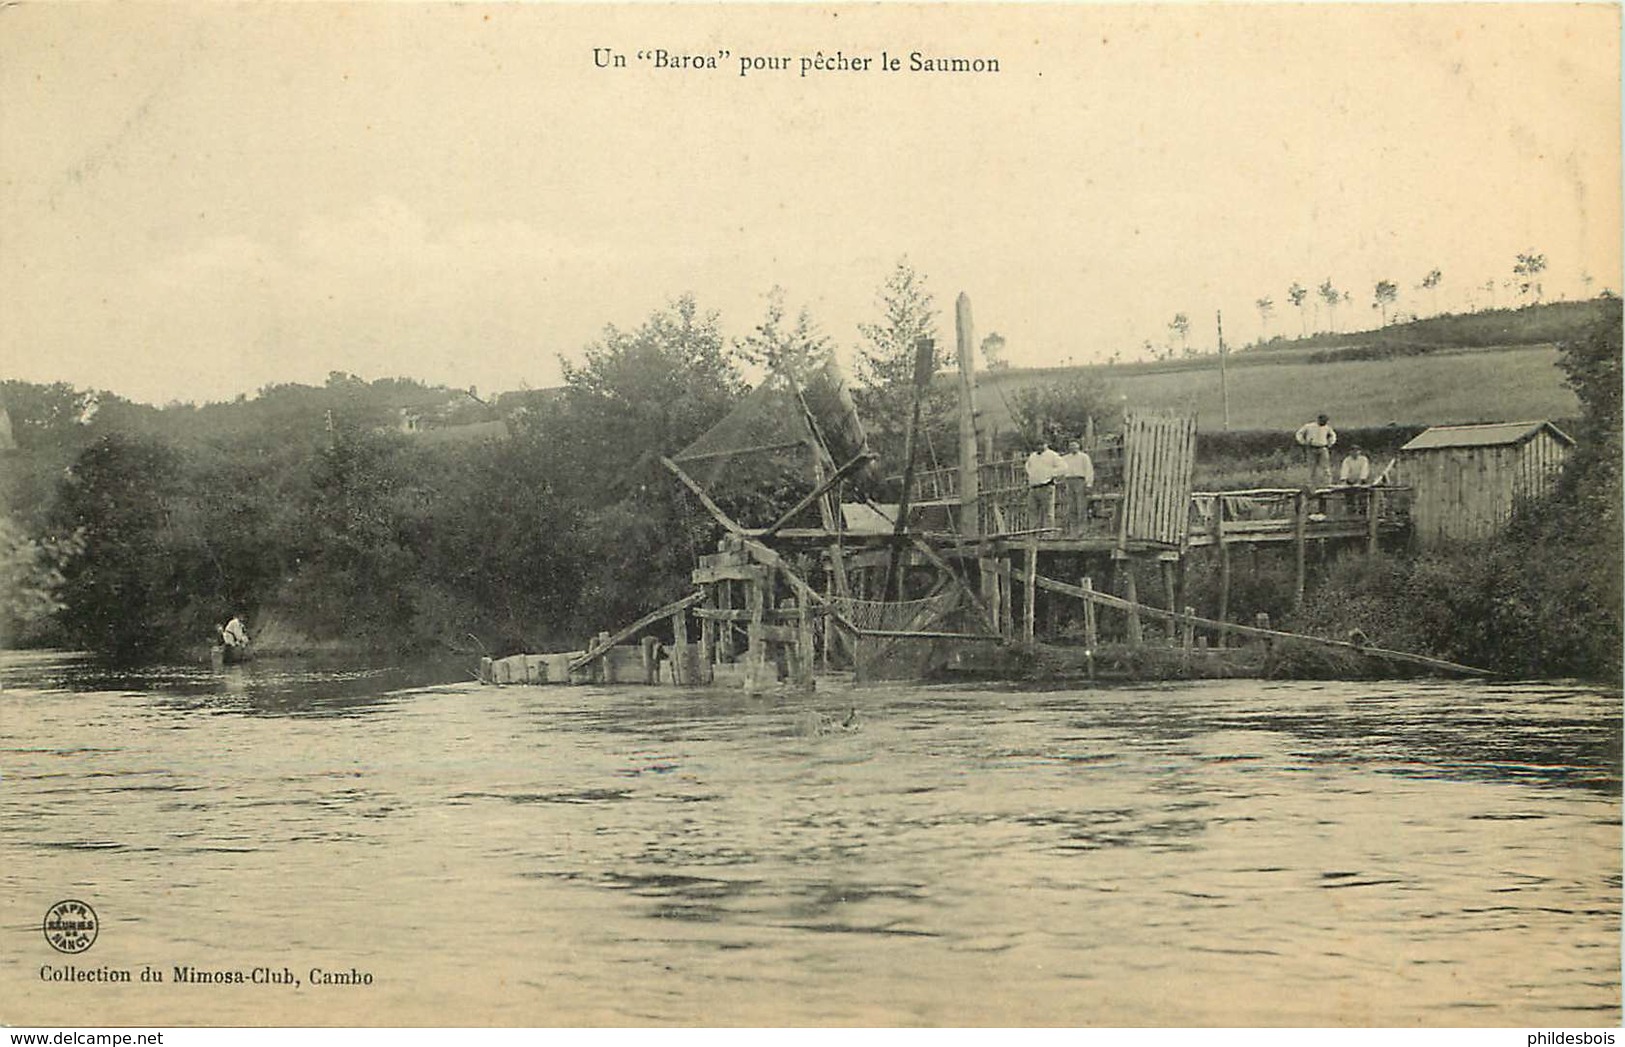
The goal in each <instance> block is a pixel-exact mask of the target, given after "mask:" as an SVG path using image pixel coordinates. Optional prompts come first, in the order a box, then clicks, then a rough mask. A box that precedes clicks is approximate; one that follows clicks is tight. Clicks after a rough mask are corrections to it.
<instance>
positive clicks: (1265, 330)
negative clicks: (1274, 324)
mask: <svg viewBox="0 0 1625 1047" xmlns="http://www.w3.org/2000/svg"><path fill="white" fill-rule="evenodd" d="M1253 305H1254V306H1255V307H1256V308H1257V309H1258V340H1259V341H1260V342H1262V341H1265V340H1266V339H1268V338H1269V335H1270V317H1271V316H1274V315H1275V301H1274V299H1272V298H1270V296H1269V295H1265V296H1264V297H1262V298H1260V299H1258V300H1257V301H1255V302H1254V303H1253Z"/></svg>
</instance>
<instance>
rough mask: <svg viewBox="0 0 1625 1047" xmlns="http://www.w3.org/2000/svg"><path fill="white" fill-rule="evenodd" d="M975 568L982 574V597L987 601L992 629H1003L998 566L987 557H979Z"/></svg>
mask: <svg viewBox="0 0 1625 1047" xmlns="http://www.w3.org/2000/svg"><path fill="white" fill-rule="evenodd" d="M976 564H977V569H978V570H979V571H980V572H981V575H982V599H983V600H985V601H986V602H987V610H988V616H989V617H991V618H992V619H993V631H994V632H1002V631H1003V629H1004V626H1003V622H1004V585H1003V583H1002V582H1001V580H1000V577H999V571H998V567H997V566H996V565H995V564H994V563H993V561H992V560H990V559H989V558H988V557H986V556H983V557H979V558H978V559H977V561H976Z"/></svg>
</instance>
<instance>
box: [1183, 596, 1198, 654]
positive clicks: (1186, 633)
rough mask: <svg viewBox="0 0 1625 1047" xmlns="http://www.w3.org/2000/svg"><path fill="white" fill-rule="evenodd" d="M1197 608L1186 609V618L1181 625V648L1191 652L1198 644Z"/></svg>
mask: <svg viewBox="0 0 1625 1047" xmlns="http://www.w3.org/2000/svg"><path fill="white" fill-rule="evenodd" d="M1195 616H1196V608H1194V607H1187V608H1185V618H1184V620H1183V621H1181V622H1180V623H1179V646H1181V647H1183V648H1184V649H1185V650H1186V651H1189V650H1190V649H1191V648H1192V647H1193V646H1195V643H1196V623H1195V622H1194V621H1193V619H1194V618H1195Z"/></svg>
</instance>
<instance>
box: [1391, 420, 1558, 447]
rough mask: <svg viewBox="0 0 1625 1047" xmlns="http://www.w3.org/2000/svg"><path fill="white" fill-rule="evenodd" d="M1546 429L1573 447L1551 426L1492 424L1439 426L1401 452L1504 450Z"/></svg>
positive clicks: (1549, 424)
mask: <svg viewBox="0 0 1625 1047" xmlns="http://www.w3.org/2000/svg"><path fill="white" fill-rule="evenodd" d="M1542 429H1547V430H1550V432H1551V434H1552V435H1553V436H1554V437H1556V438H1557V440H1558V441H1559V442H1560V443H1564V444H1568V445H1569V446H1573V444H1574V439H1573V438H1572V437H1571V436H1569V434H1568V433H1565V432H1564V431H1563V430H1561V429H1559V428H1558V427H1557V426H1555V425H1553V424H1552V423H1551V422H1545V421H1540V422H1489V423H1487V424H1484V425H1436V426H1434V427H1432V428H1431V429H1424V430H1423V431H1422V432H1421V433H1419V434H1417V436H1416V437H1415V438H1414V439H1412V440H1411V442H1410V443H1408V444H1406V445H1405V446H1404V447H1401V448H1400V450H1401V451H1432V450H1436V449H1437V448H1440V447H1500V446H1504V445H1506V444H1521V443H1523V442H1524V441H1525V440H1527V439H1529V438H1530V437H1532V436H1534V435H1535V434H1536V433H1538V432H1540V431H1541V430H1542Z"/></svg>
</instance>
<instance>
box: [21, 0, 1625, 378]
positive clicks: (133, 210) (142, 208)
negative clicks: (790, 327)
mask: <svg viewBox="0 0 1625 1047" xmlns="http://www.w3.org/2000/svg"><path fill="white" fill-rule="evenodd" d="M1618 20H1619V8H1618V7H1616V6H1611V5H1594V6H1586V5H1560V4H1539V5H1529V6H1523V5H1466V6H1457V5H1441V4H1428V5H1414V6H1412V5H1396V6H1383V5H1355V6H1346V7H1345V6H1329V5H1319V6H1310V5H1290V6H1206V5H1181V6H1168V7H1150V6H1142V5H1134V4H1118V5H1111V6H1088V5H1074V4H1045V5H1038V6H1008V5H996V6H995V5H987V6H981V5H918V6H916V5H901V4H883V5H838V6H831V7H822V6H810V5H809V6H801V5H788V4H778V5H768V6H762V7H747V6H740V5H707V4H692V5H682V6H663V5H644V6H639V5H611V6H598V7H580V6H569V5H546V4H537V5H494V4H493V5H485V4H468V5H460V6H450V5H436V4H380V5H356V6H352V5H336V4H325V3H313V4H283V3H269V4H252V5H229V6H228V5H219V4H214V5H203V4H195V3H193V4H187V3H181V4H174V5H101V4H95V3H86V4H72V5H69V4H57V3H49V4H36V3H30V2H24V3H21V4H15V5H10V6H6V7H4V8H0V187H3V191H0V378H21V379H24V380H28V381H40V382H46V381H58V380H61V381H67V382H70V383H73V384H74V385H77V386H80V387H91V388H101V389H108V390H111V391H113V392H116V393H118V394H120V395H123V396H127V397H130V398H132V399H135V400H140V401H145V402H152V403H165V402H169V401H172V400H181V401H197V402H201V401H205V400H218V399H229V398H231V397H233V396H236V395H238V394H242V393H248V394H250V395H252V394H253V392H254V391H255V390H256V389H258V388H260V387H262V386H265V385H267V384H274V383H282V382H309V383H317V384H319V383H320V382H322V381H323V380H324V379H325V377H326V375H327V374H328V372H330V371H334V370H340V371H348V372H352V373H355V374H359V375H361V376H362V377H364V378H369V379H370V378H377V377H385V376H394V375H401V376H407V377H413V378H418V379H420V380H423V381H427V382H431V383H444V384H447V385H452V386H458V387H466V386H469V385H475V386H477V387H478V388H479V389H480V390H481V392H482V393H484V392H497V391H502V390H507V389H517V388H526V387H529V388H542V387H546V386H551V385H556V384H558V383H559V382H560V368H559V357H560V356H561V355H562V356H564V357H565V358H567V359H572V360H578V359H580V356H581V353H582V350H583V348H584V347H585V346H587V345H589V344H591V343H592V342H593V341H594V340H595V339H597V338H599V337H600V336H601V335H602V332H603V330H604V328H605V326H606V325H608V324H614V325H616V326H618V327H621V328H631V327H635V326H637V325H638V324H639V323H640V322H641V321H642V320H643V319H644V318H646V317H647V316H648V315H649V314H650V313H651V312H653V311H655V310H657V309H660V308H662V307H663V306H665V305H666V304H667V303H668V302H669V301H670V300H671V299H673V298H675V297H676V296H678V295H680V294H683V293H685V292H692V293H693V294H694V295H695V297H696V298H697V300H698V302H699V304H700V305H701V307H702V308H705V309H715V310H717V311H718V312H719V313H720V315H721V323H722V327H723V330H724V331H725V332H726V333H728V334H729V335H731V336H736V337H738V336H743V335H745V334H746V333H748V332H749V331H750V329H751V328H752V327H753V326H754V325H755V324H756V323H757V322H758V320H759V319H760V318H761V316H762V314H763V311H764V309H765V306H766V295H767V293H768V291H769V290H770V289H771V288H773V287H774V286H775V285H779V286H782V287H783V288H784V289H785V292H786V295H787V298H788V302H789V304H790V306H791V308H792V309H793V310H795V309H801V308H806V309H807V310H809V312H810V313H811V315H812V317H813V319H814V320H815V321H817V322H818V324H819V325H820V326H821V327H822V329H823V330H824V331H825V332H826V333H827V334H828V335H829V336H830V337H831V338H832V339H833V340H834V341H835V343H836V344H837V345H838V346H840V347H842V349H843V350H845V351H847V352H850V349H851V347H852V346H854V345H855V344H857V342H858V341H859V333H858V327H857V325H858V324H859V323H863V322H868V321H873V320H875V319H877V318H878V311H879V306H878V304H877V290H878V288H879V286H880V284H881V283H882V282H883V281H884V280H885V278H886V276H887V275H888V273H889V272H890V271H891V270H892V269H893V267H894V266H896V265H897V264H898V262H899V260H901V259H903V258H906V259H907V260H908V262H909V264H911V265H912V266H913V267H914V268H915V269H916V270H917V271H919V272H920V273H922V274H924V275H925V277H926V281H927V284H928V286H929V287H930V288H931V290H932V291H933V292H934V294H935V296H936V301H937V305H938V306H939V308H941V310H942V312H943V317H944V323H943V328H942V333H943V336H944V337H947V338H951V337H952V336H953V327H952V314H953V302H954V299H955V297H956V296H957V295H958V294H959V293H961V292H963V293H965V294H967V295H968V296H969V297H970V300H971V303H972V307H973V312H974V317H975V322H976V333H977V337H978V338H980V337H982V336H984V335H985V334H987V333H989V332H994V331H996V332H998V333H999V334H1001V335H1003V336H1004V338H1005V339H1006V344H1007V356H1008V358H1009V360H1010V362H1011V363H1012V364H1014V365H1016V366H1042V365H1049V364H1058V363H1066V362H1075V363H1087V362H1094V361H1100V360H1104V359H1106V358H1108V357H1109V356H1110V355H1112V354H1113V353H1114V352H1121V353H1123V355H1124V356H1125V358H1134V357H1136V356H1137V355H1138V354H1139V353H1140V347H1141V346H1142V345H1143V343H1144V342H1145V341H1146V340H1148V339H1149V340H1151V341H1153V342H1157V343H1160V342H1166V341H1169V340H1170V338H1171V337H1172V336H1171V335H1170V332H1169V329H1168V324H1169V321H1170V320H1171V319H1172V318H1173V316H1174V314H1175V313H1176V312H1184V313H1186V314H1187V315H1188V316H1189V317H1190V318H1191V342H1192V344H1194V345H1204V346H1206V345H1212V344H1213V342H1214V321H1215V318H1216V315H1217V314H1218V313H1220V312H1221V311H1222V314H1223V318H1224V329H1225V335H1226V340H1227V341H1228V342H1229V343H1230V344H1232V345H1236V344H1243V343H1245V342H1248V341H1251V340H1252V339H1254V338H1256V337H1258V335H1259V334H1260V333H1261V332H1262V331H1265V330H1268V332H1269V333H1288V334H1293V333H1296V332H1297V330H1298V329H1299V326H1300V323H1307V324H1308V325H1309V326H1311V327H1313V326H1315V325H1316V321H1317V320H1318V322H1319V326H1325V325H1326V323H1327V322H1328V318H1327V317H1326V316H1318V317H1317V316H1316V315H1315V314H1314V313H1312V312H1311V313H1310V314H1309V315H1307V316H1304V317H1301V318H1300V317H1299V316H1298V315H1297V313H1296V312H1294V310H1292V308H1291V307H1290V305H1289V304H1288V303H1287V301H1286V290H1287V288H1288V286H1289V285H1290V284H1292V283H1293V282H1294V281H1297V282H1299V283H1302V284H1304V285H1305V286H1307V287H1310V288H1311V289H1313V288H1314V287H1316V286H1317V285H1318V284H1319V283H1320V282H1321V281H1323V280H1326V279H1330V280H1332V281H1333V283H1334V285H1335V286H1337V287H1338V288H1341V289H1344V290H1347V291H1349V292H1350V294H1351V295H1352V300H1351V301H1350V302H1349V303H1347V304H1345V305H1344V306H1342V307H1341V308H1340V309H1339V311H1338V312H1339V316H1338V318H1337V320H1338V325H1339V327H1341V328H1344V329H1348V328H1350V327H1355V326H1370V325H1374V323H1375V322H1376V316H1377V314H1376V311H1375V310H1374V309H1373V308H1372V306H1371V303H1372V290H1373V286H1374V284H1375V283H1376V282H1377V281H1378V280H1385V279H1386V280H1392V281H1393V282H1394V283H1396V284H1398V285H1399V288H1400V299H1399V302H1398V308H1399V309H1401V310H1405V311H1417V312H1421V313H1424V314H1425V313H1430V312H1432V311H1433V309H1434V301H1433V297H1432V296H1431V295H1429V293H1428V292H1426V291H1423V290H1421V289H1419V288H1418V287H1417V285H1418V284H1419V283H1420V281H1421V280H1422V278H1423V276H1424V274H1426V273H1427V272H1428V271H1429V270H1431V269H1433V268H1438V269H1439V270H1440V271H1441V273H1442V274H1443V280H1442V282H1441V284H1440V287H1439V289H1438V294H1437V305H1438V308H1441V309H1462V308H1466V307H1468V306H1469V305H1470V304H1473V303H1474V302H1476V303H1477V304H1488V302H1489V299H1490V295H1491V292H1486V291H1485V290H1484V288H1483V285H1484V283H1485V282H1486V281H1492V282H1493V283H1494V285H1495V287H1496V290H1495V291H1494V292H1493V294H1494V296H1495V299H1496V302H1497V304H1502V305H1505V304H1509V303H1511V302H1513V301H1514V300H1515V291H1514V290H1513V289H1512V288H1509V287H1506V286H1503V283H1504V282H1505V281H1508V280H1510V279H1511V278H1512V266H1513V264H1514V262H1515V259H1516V256H1517V254H1519V253H1520V252H1538V253H1541V254H1544V255H1545V256H1546V259H1547V265H1548V268H1547V271H1546V272H1545V273H1544V274H1542V276H1543V279H1542V284H1543V291H1544V294H1545V296H1546V297H1547V298H1549V299H1550V298H1557V297H1570V298H1574V297H1582V296H1588V295H1589V294H1595V293H1596V292H1597V291H1600V290H1601V289H1603V288H1605V287H1607V288H1612V289H1614V290H1619V289H1620V288H1621V219H1620V209H1621V173H1620V26H1619V21H1618ZM595 48H600V49H604V50H600V51H599V52H598V54H599V56H600V58H603V59H604V60H605V61H606V62H607V63H608V64H609V65H610V68H600V67H599V66H598V65H597V64H595V61H594V54H595V52H594V49H595ZM654 48H664V49H666V50H667V51H668V52H669V53H671V54H684V55H698V56H708V57H716V58H717V67H716V68H714V69H712V68H698V69H675V68H657V67H656V66H655V64H654V63H653V62H651V61H648V60H642V59H639V58H638V57H637V55H638V52H639V51H640V50H641V51H644V52H647V51H648V50H650V49H654ZM883 51H884V52H885V53H887V54H888V55H889V56H892V57H894V58H900V59H901V62H902V68H900V69H897V70H895V71H891V70H882V69H880V68H878V65H879V61H880V55H881V53H882V52H883ZM820 52H822V53H823V54H824V55H833V54H835V53H836V52H839V53H840V54H841V55H842V57H843V58H846V59H848V60H850V59H853V58H858V59H867V60H868V62H867V65H868V68H866V69H855V70H854V69H846V70H823V71H820V70H816V69H810V70H808V71H807V75H805V76H803V75H801V67H800V60H801V59H802V58H803V57H807V58H811V57H814V56H816V55H818V54H819V53H820ZM911 52H919V53H920V54H921V55H922V56H934V57H954V56H957V57H965V58H983V59H989V58H991V59H996V60H997V62H998V66H999V69H998V72H997V73H980V74H978V73H957V74H955V73H948V74H943V73H934V72H923V71H922V72H915V71H911V70H910V69H909V68H908V66H909V61H908V55H909V54H910V53H911ZM611 54H621V55H624V56H626V64H625V66H624V67H616V66H615V64H614V59H613V58H610V57H607V56H609V55H611ZM746 57H754V58H764V57H774V58H783V59H787V60H788V66H789V68H787V69H783V70H770V69H762V70H759V71H751V72H749V73H748V74H747V75H745V76H741V75H740V60H741V58H746ZM1586 277H1589V278H1590V282H1589V283H1587V282H1585V278H1586ZM1264 296H1269V297H1271V298H1272V299H1273V302H1274V315H1273V317H1272V318H1271V319H1270V320H1269V321H1268V327H1267V328H1265V327H1264V324H1265V321H1264V320H1263V318H1262V317H1261V316H1260V313H1259V310H1258V309H1257V308H1256V305H1255V303H1256V300H1257V299H1259V298H1260V297H1264Z"/></svg>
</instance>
